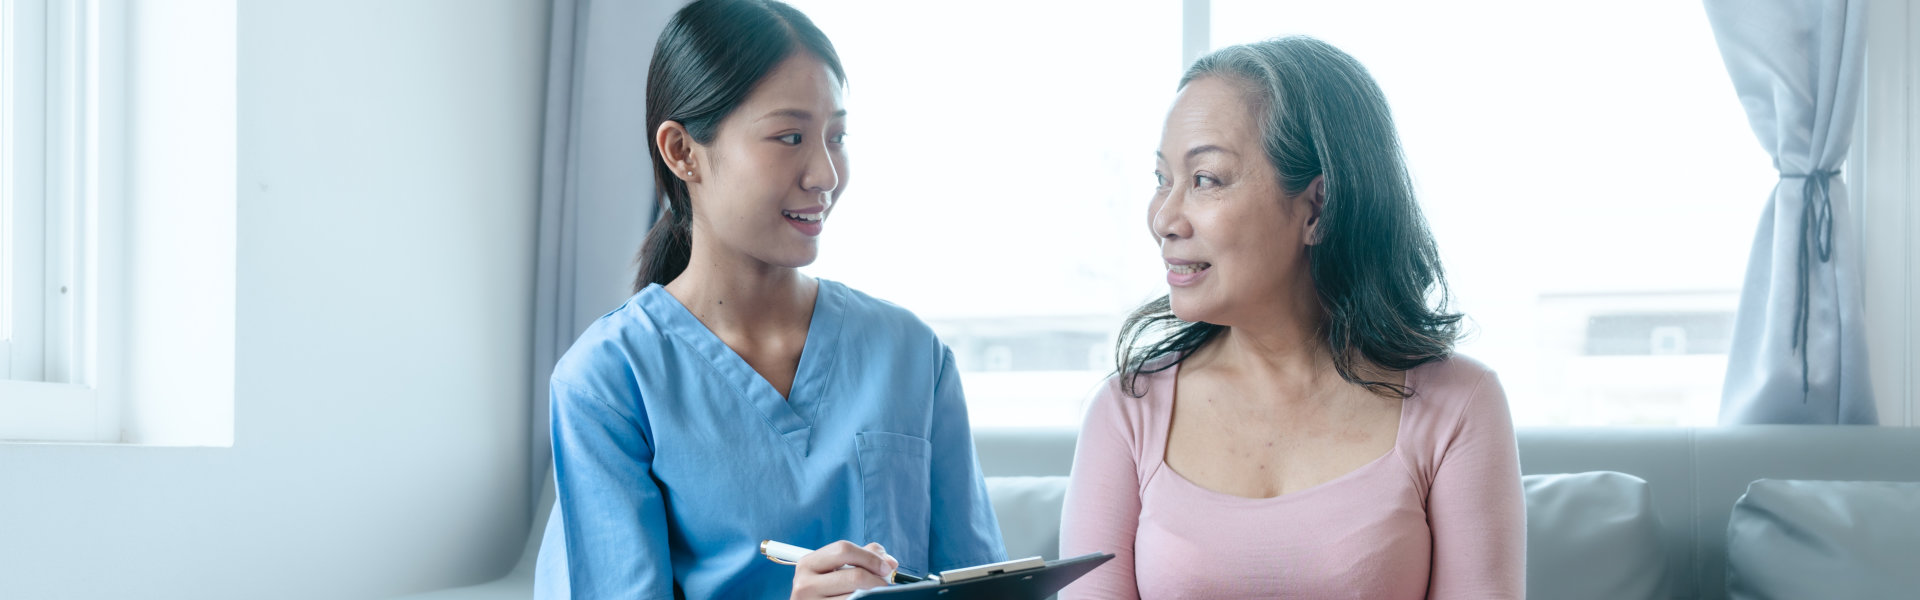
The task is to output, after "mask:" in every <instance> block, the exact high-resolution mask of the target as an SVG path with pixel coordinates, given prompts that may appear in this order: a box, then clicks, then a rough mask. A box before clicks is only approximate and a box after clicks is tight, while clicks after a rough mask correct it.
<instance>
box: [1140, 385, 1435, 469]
mask: <svg viewBox="0 0 1920 600" xmlns="http://www.w3.org/2000/svg"><path fill="white" fill-rule="evenodd" d="M1426 367H1427V365H1421V366H1418V367H1414V368H1412V369H1408V370H1407V371H1406V376H1407V380H1406V382H1405V385H1406V386H1407V388H1408V389H1418V388H1415V387H1414V381H1415V376H1414V375H1415V373H1416V372H1418V371H1419V370H1421V369H1424V368H1426ZM1179 370H1180V365H1179V364H1175V365H1173V366H1171V367H1168V368H1167V370H1166V371H1164V372H1162V373H1161V374H1163V375H1165V377H1166V381H1168V382H1169V383H1168V385H1167V391H1169V392H1173V393H1175V394H1178V391H1179V385H1178V384H1177V383H1175V382H1178V381H1179ZM1413 401H1414V399H1413V398H1412V397H1408V398H1406V399H1403V400H1401V401H1400V416H1399V421H1398V422H1396V423H1394V428H1393V430H1394V431H1393V446H1392V447H1390V448H1387V451H1386V452H1385V453H1382V454H1381V455H1380V456H1378V457H1375V458H1374V459H1373V460H1370V461H1367V463H1366V464H1363V465H1360V466H1359V467H1355V468H1354V469H1353V470H1352V471H1347V472H1345V473H1341V474H1340V476H1339V477H1335V478H1333V479H1329V480H1326V481H1322V482H1320V483H1317V484H1314V485H1312V486H1310V487H1307V488H1305V489H1300V490H1295V491H1291V492H1287V493H1284V494H1280V495H1278V496H1267V497H1264V498H1254V497H1251V496H1241V495H1237V494H1229V493H1227V492H1222V491H1219V490H1215V489H1212V488H1208V487H1207V486H1204V485H1200V484H1198V483H1194V482H1193V480H1191V479H1187V476H1186V475H1182V474H1180V471H1178V470H1175V469H1174V468H1173V465H1169V464H1167V452H1166V445H1165V444H1164V443H1163V444H1162V445H1161V446H1160V453H1159V454H1160V459H1159V464H1156V465H1154V466H1155V469H1154V470H1153V471H1152V472H1151V473H1149V474H1148V475H1147V480H1146V481H1144V482H1142V484H1143V485H1147V484H1151V483H1153V478H1155V477H1160V476H1161V475H1162V474H1164V475H1165V476H1167V477H1170V478H1171V479H1170V481H1172V482H1173V483H1174V484H1176V485H1179V486H1181V487H1185V488H1190V489H1192V490H1193V491H1194V493H1195V494H1196V495H1199V496H1203V497H1208V499H1210V500H1213V501H1215V502H1226V503H1245V504H1280V503H1284V502H1287V501H1289V499H1294V500H1297V499H1298V498H1295V497H1296V496H1310V495H1312V494H1314V493H1315V492H1319V491H1321V490H1322V489H1323V488H1329V487H1333V486H1337V485H1340V484H1341V483H1342V482H1346V481H1350V480H1353V479H1357V478H1359V477H1360V474H1361V473H1362V472H1363V471H1369V470H1372V469H1380V468H1385V467H1382V466H1380V465H1382V464H1383V463H1388V462H1392V459H1394V458H1398V457H1400V442H1401V440H1404V439H1406V437H1407V405H1409V404H1411V403H1412V402H1413ZM1172 402H1179V400H1178V399H1177V398H1176V399H1173V400H1171V402H1170V403H1169V404H1171V403H1172ZM1167 417H1168V418H1167V419H1165V420H1163V421H1161V422H1158V423H1155V426H1157V427H1159V428H1160V439H1161V440H1168V439H1172V438H1173V419H1172V418H1171V417H1172V411H1171V410H1169V411H1168V413H1167ZM1403 464H1404V463H1403Z"/></svg>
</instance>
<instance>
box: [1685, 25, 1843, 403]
mask: <svg viewBox="0 0 1920 600" xmlns="http://www.w3.org/2000/svg"><path fill="white" fill-rule="evenodd" d="M1706 9H1707V18H1708V20H1709V21H1710V22H1711V23H1712V25H1713V34H1714V38H1715V40H1716V41H1718V42H1719V45H1720V54H1721V57H1722V58H1723V59H1724V60H1725V61H1726V64H1727V71H1728V73H1729V74H1730V75H1732V77H1733V84H1734V89H1735V90H1736V91H1737V92H1738V93H1739V95H1740V104H1741V105H1742V106H1743V107H1744V108H1745V109H1746V113H1747V119H1748V121H1750V122H1751V123H1752V125H1753V132H1754V135H1756V136H1758V137H1759V138H1760V144H1761V145H1762V146H1764V147H1765V148H1766V150H1767V152H1768V153H1770V154H1772V155H1773V165H1774V168H1776V169H1778V170H1779V172H1780V183H1779V184H1778V185H1777V186H1775V187H1774V190H1773V197H1772V198H1771V199H1769V201H1768V203H1767V205H1766V208H1765V209H1764V210H1763V211H1762V212H1761V215H1760V230H1759V233H1758V235H1756V236H1755V238H1754V243H1753V255H1752V257H1751V258H1750V259H1748V261H1749V262H1748V264H1747V278H1746V284H1745V287H1744V289H1742V290H1741V295H1740V309H1739V313H1738V318H1737V320H1736V324H1735V326H1734V333H1733V350H1732V353H1731V354H1730V355H1729V356H1728V363H1727V375H1726V377H1727V379H1726V387H1725V391H1724V393H1723V394H1724V395H1723V396H1722V398H1721V403H1720V422H1721V424H1723V425H1731V424H1747V423H1856V424H1873V423H1875V422H1876V421H1877V418H1876V416H1875V412H1874V404H1873V392H1872V390H1871V388H1870V387H1869V385H1868V377H1867V355H1866V351H1867V348H1866V338H1865V337H1864V336H1865V333H1866V330H1865V326H1864V323H1863V322H1862V321H1861V319H1862V318H1863V315H1862V306H1863V305H1862V303H1861V296H1860V295H1861V283H1860V264H1861V263H1860V257H1859V255H1858V252H1857V251H1858V248H1859V245H1858V242H1857V239H1856V238H1855V233H1854V231H1853V228H1852V227H1851V223H1852V222H1853V221H1852V220H1851V219H1849V218H1848V214H1849V211H1848V206H1847V189H1846V186H1845V185H1843V184H1842V182H1841V180H1840V177H1839V175H1838V172H1839V171H1840V168H1841V164H1842V163H1843V162H1845V161H1846V158H1847V150H1848V149H1849V148H1850V147H1851V145H1852V141H1853V140H1852V132H1853V123H1854V117H1855V114H1856V113H1857V112H1858V109H1859V106H1860V93H1861V91H1860V90H1861V85H1862V81H1861V80H1862V77H1863V70H1862V68H1861V67H1862V58H1863V50H1864V48H1865V35H1866V27H1865V25H1866V22H1865V17H1866V0H1706Z"/></svg>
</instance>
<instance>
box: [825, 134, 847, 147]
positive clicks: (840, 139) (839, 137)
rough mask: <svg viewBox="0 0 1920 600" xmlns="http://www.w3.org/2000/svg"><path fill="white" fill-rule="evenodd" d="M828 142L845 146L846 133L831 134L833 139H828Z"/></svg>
mask: <svg viewBox="0 0 1920 600" xmlns="http://www.w3.org/2000/svg"><path fill="white" fill-rule="evenodd" d="M828 141H830V142H832V143H835V144H845V143H847V134H846V132H844V131H843V132H840V133H836V134H833V138H832V139H830V140H828Z"/></svg>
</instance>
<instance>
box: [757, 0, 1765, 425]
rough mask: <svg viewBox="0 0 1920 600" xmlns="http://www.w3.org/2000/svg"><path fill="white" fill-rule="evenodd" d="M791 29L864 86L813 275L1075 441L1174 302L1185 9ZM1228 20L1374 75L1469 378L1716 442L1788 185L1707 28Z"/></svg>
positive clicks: (891, 9)
mask: <svg viewBox="0 0 1920 600" xmlns="http://www.w3.org/2000/svg"><path fill="white" fill-rule="evenodd" d="M792 3H793V4H794V5H796V6H797V7H799V8H800V9H801V10H803V11H806V13H807V14H808V15H809V16H811V17H812V18H813V19H814V21H815V22H816V23H817V24H818V25H820V27H821V28H822V29H823V30H825V31H826V32H827V34H828V35H829V36H830V37H832V38H833V41H834V43H835V45H836V46H837V47H838V49H839V51H840V54H841V57H842V59H843V60H844V61H845V64H846V68H847V71H848V77H849V79H850V80H851V82H850V83H851V88H850V93H849V98H848V107H849V111H850V117H849V132H850V135H849V138H848V139H849V144H850V146H849V152H850V154H851V158H850V163H851V170H852V173H851V177H850V179H849V182H850V186H849V187H848V191H847V192H846V194H845V196H844V197H843V198H842V202H844V203H845V204H844V205H843V207H842V208H841V209H840V210H838V211H837V212H836V214H835V223H834V224H833V225H832V226H830V227H829V231H828V233H827V235H825V236H823V238H822V243H821V246H822V253H821V259H820V261H819V262H818V263H817V264H816V265H815V266H814V267H813V268H812V269H811V272H813V273H815V274H818V275H821V276H824V277H828V278H831V279H835V280H839V281H843V282H846V283H847V284H849V285H852V286H854V287H856V288H859V289H862V290H865V291H867V292H869V293H871V294H873V295H875V296H877V297H880V298H883V299H887V300H891V301H894V302H896V303H899V304H901V305H902V306H905V307H907V308H909V309H912V310H913V311H915V312H916V313H918V314H920V315H921V316H922V317H923V318H925V319H927V320H928V321H929V322H931V323H932V324H933V325H934V327H935V328H936V329H937V330H938V331H939V332H940V333H941V335H942V337H943V339H945V340H946V342H947V343H948V344H949V345H950V346H952V347H953V349H954V352H955V353H956V356H958V357H959V363H960V367H961V369H962V376H963V378H964V380H965V385H966V388H967V396H968V402H969V405H970V408H971V410H972V417H973V421H974V424H975V425H976V426H1072V425H1075V424H1077V423H1078V422H1079V415H1080V411H1081V409H1082V408H1083V406H1084V404H1083V401H1084V400H1085V399H1086V397H1087V394H1088V393H1089V392H1090V391H1091V390H1092V389H1093V388H1094V386H1096V385H1097V384H1098V383H1099V382H1100V380H1101V379H1103V378H1104V377H1105V376H1106V375H1107V374H1108V373H1110V372H1111V370H1112V358H1111V345H1112V342H1113V336H1114V333H1115V332H1116V331H1117V329H1118V327H1119V325H1120V322H1121V321H1122V320H1123V319H1124V317H1125V315H1126V313H1127V312H1128V311H1130V310H1131V309H1132V308H1134V307H1135V306H1137V305H1138V304H1139V303H1140V302H1142V301H1144V300H1147V299H1149V298H1152V297H1156V296H1158V295H1159V294H1162V293H1164V292H1165V284H1164V281H1163V279H1162V277H1163V276H1162V273H1161V268H1160V265H1159V261H1158V253H1157V251H1156V249H1155V247H1154V245H1153V243H1152V241H1151V239H1150V237H1149V234H1148V233H1147V230H1146V204H1147V201H1148V200H1149V198H1150V196H1151V193H1152V191H1151V188H1152V176H1151V171H1152V152H1153V149H1154V148H1155V147H1156V146H1157V144H1158V140H1159V133H1160V126H1161V122H1162V120H1163V118H1164V117H1165V112H1166V109H1167V106H1168V104H1169V103H1170V102H1171V100H1172V97H1173V94H1174V91H1175V90H1174V86H1175V84H1176V83H1177V82H1178V79H1179V76H1180V72H1181V68H1182V66H1183V65H1182V64H1181V62H1180V52H1181V47H1182V40H1181V3H1180V2H1176V1H1171V0H1162V1H1140V2H1104V1H1081V0H1076V1H1050V0H1025V1H1018V2H1016V1H1008V0H988V1H982V2H970V3H964V4H950V5H942V6H941V7H940V8H939V9H938V10H937V11H935V10H933V9H931V8H928V7H925V6H922V5H919V4H916V3H903V2H889V1H882V0H795V1H793V2H792ZM1210 14H1211V18H1212V25H1211V29H1210V35H1209V39H1210V41H1211V45H1212V46H1213V47H1216V48H1217V47H1221V46H1225V45H1228V44H1234V43H1242V42H1249V41H1256V40H1260V39H1265V38H1270V37H1275V36H1280V35H1287V34H1309V35H1313V36H1316V37H1319V38H1321V39H1324V40H1326V41H1328V42H1331V43H1333V44H1335V45H1337V46H1339V47H1341V48H1342V49H1344V50H1346V51H1347V52H1349V53H1351V54H1353V55H1354V56H1355V57H1356V58H1358V59H1359V60H1360V61H1361V62H1362V63H1364V64H1366V65H1367V67H1368V68H1369V69H1371V71H1372V72H1373V74H1374V76H1375V78H1376V79H1377V80H1379V82H1380V84H1381V86H1382V87H1383V88H1384V89H1385V91H1386V94H1387V97H1388V101H1389V102H1390V103H1391V104H1392V107H1393V110H1394V114H1395V116H1396V118H1397V119H1398V126H1399V130H1400V133H1401V136H1402V141H1403V143H1404V145H1405V148H1406V153H1407V157H1408V164H1409V166H1410V168H1411V170H1412V172H1413V175H1414V179H1415V184H1416V189H1417V191H1418V193H1419V197H1420V200H1421V204H1422V207H1423V208H1424V209H1425V211H1426V213H1427V216H1428V219H1429V220H1430V222H1431V223H1432V226H1433V228H1434V231H1435V235H1436V237H1437V238H1438V240H1439V243H1440V247H1441V252H1442V256H1443V259H1444V261H1445V265H1446V267H1447V271H1448V276H1449V278H1450V280H1451V282H1452V285H1453V291H1454V293H1455V296H1456V301H1457V308H1458V309H1461V310H1464V311H1465V312H1466V313H1467V314H1468V315H1469V316H1470V317H1471V320H1472V325H1473V327H1472V331H1473V332H1472V335H1471V336H1470V337H1469V338H1468V339H1467V340H1466V341H1465V342H1464V343H1463V344H1462V345H1461V346H1460V349H1461V352H1463V353H1465V354H1467V355H1470V356H1473V357H1475V358H1477V359H1479V360H1481V361H1484V362H1486V363H1488V364H1489V365H1491V366H1493V367H1494V368H1495V369H1497V370H1498V371H1499V372H1500V373H1501V377H1502V380H1503V382H1504V383H1505V386H1506V390H1507V393H1508V396H1509V399H1510V401H1511V403H1512V406H1513V410H1514V417H1515V421H1516V422H1517V423H1519V424H1522V425H1546V424H1574V425H1608V424H1666V425H1703V424H1711V423H1712V422H1713V420H1714V415H1715V412H1716V410H1717V407H1718V402H1719V395H1720V384H1721V378H1722V375H1723V372H1724V369H1725V364H1726V352H1727V348H1728V344H1729V342H1730V336H1731V331H1732V321H1733V311H1734V307H1735V302H1736V298H1737V295H1738V290H1739V286H1740V281H1741V278H1742V276H1743V273H1744V270H1745V266H1746V256H1747V252H1748V251H1749V249H1750V247H1751V245H1752V238H1753V234H1754V228H1755V227H1756V226H1757V224H1758V216H1759V214H1760V209H1761V207H1762V206H1764V203H1765V200H1766V198H1767V194H1768V192H1769V190H1770V189H1771V186H1772V185H1773V183H1774V180H1775V174H1774V172H1773V170H1772V169H1771V168H1770V162H1771V161H1770V159H1769V158H1768V157H1767V155H1766V154H1765V153H1764V152H1763V151H1762V150H1761V149H1760V148H1759V145H1758V143H1757V142H1756V141H1755V139H1754V136H1753V134H1752V132H1751V131H1750V130H1749V129H1748V127H1747V123H1746V118H1745V115H1744V113H1743V112H1742V111H1741V108H1740V104H1739V101H1738V99H1737V97H1736V95H1735V94H1734V91H1733V89H1732V84H1731V83H1730V81H1729V78H1728V76H1727V74H1726V71H1725V68H1724V66H1723V65H1722V63H1721V61H1720V56H1719V52H1718V50H1717V48H1716V46H1715V45H1714V40H1713V34H1712V31H1711V30H1710V29H1709V28H1708V25H1707V22H1706V17H1705V14H1704V12H1703V10H1702V9H1701V7H1700V6H1699V5H1698V4H1697V3H1672V2H1652V1H1647V0H1636V1H1631V2H1620V3H1609V4H1605V5H1593V4H1582V5H1565V6H1562V5H1559V4H1554V3H1539V2H1522V1H1516V0H1505V1H1497V2H1473V3H1430V2H1410V1H1403V2H1384V1H1378V0H1370V1H1348V2H1284V1H1283V2H1276V1H1272V0H1215V1H1213V2H1212V3H1211V6H1210ZM1008 15H1018V16H1019V17H1018V18H1009V17H1008ZM927 19H937V20H939V22H940V26H938V27H903V26H900V24H901V23H903V22H922V21H925V20H927Z"/></svg>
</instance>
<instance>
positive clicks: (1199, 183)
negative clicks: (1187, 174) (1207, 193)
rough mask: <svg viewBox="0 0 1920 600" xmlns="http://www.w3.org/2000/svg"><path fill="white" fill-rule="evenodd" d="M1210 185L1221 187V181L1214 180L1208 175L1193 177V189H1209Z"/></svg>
mask: <svg viewBox="0 0 1920 600" xmlns="http://www.w3.org/2000/svg"><path fill="white" fill-rule="evenodd" d="M1208 185H1220V180H1218V179H1214V178H1212V177H1208V176H1206V175H1194V176H1193V187H1197V188H1203V187H1207V186H1208Z"/></svg>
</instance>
